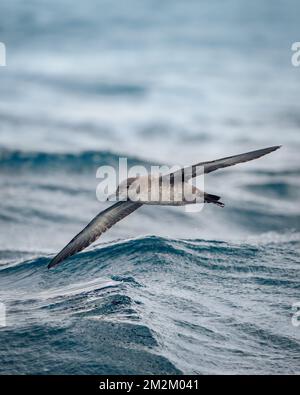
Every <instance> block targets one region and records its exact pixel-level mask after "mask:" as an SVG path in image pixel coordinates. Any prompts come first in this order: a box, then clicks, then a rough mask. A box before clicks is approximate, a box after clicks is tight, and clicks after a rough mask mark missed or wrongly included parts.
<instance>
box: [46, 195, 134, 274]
mask: <svg viewBox="0 0 300 395" xmlns="http://www.w3.org/2000/svg"><path fill="white" fill-rule="evenodd" d="M141 205H142V204H141V203H135V202H131V201H125V202H123V201H122V202H118V203H116V204H114V205H113V206H111V207H109V208H107V209H106V210H104V211H102V212H101V213H99V214H98V215H97V216H96V217H95V218H94V219H93V220H92V221H91V222H90V223H89V224H88V225H87V226H86V227H85V228H84V229H83V230H82V231H81V232H80V233H78V235H76V236H75V237H74V238H73V239H72V240H71V241H70V242H69V243H68V244H67V245H66V246H65V247H64V248H63V249H62V250H61V251H60V252H59V253H58V254H57V255H56V256H55V257H54V258H53V259H52V260H51V262H50V263H49V265H48V269H50V268H51V267H54V266H56V265H58V264H59V263H60V262H62V261H63V260H65V259H66V258H69V257H70V256H72V255H74V254H76V253H77V252H79V251H82V250H83V249H84V248H86V247H88V246H89V245H90V244H92V243H93V242H94V241H95V240H96V239H98V237H100V236H101V235H102V233H104V232H106V231H107V229H109V228H111V227H112V226H113V225H114V224H116V223H117V222H119V221H121V219H123V218H125V217H127V215H129V214H131V213H133V212H134V211H135V210H137V209H138V208H139V207H140V206H141Z"/></svg>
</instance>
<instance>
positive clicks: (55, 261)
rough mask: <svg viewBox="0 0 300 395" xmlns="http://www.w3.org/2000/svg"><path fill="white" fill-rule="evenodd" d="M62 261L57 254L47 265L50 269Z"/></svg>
mask: <svg viewBox="0 0 300 395" xmlns="http://www.w3.org/2000/svg"><path fill="white" fill-rule="evenodd" d="M59 262H61V261H60V260H57V256H55V257H54V258H53V259H52V260H51V261H50V262H49V263H48V265H47V268H48V269H51V268H52V267H55V266H57V265H58V264H59Z"/></svg>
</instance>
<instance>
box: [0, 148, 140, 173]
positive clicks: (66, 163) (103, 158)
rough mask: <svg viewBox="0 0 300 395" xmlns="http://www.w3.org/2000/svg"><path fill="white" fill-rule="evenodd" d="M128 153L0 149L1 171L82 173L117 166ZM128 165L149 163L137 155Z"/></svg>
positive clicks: (131, 158)
mask: <svg viewBox="0 0 300 395" xmlns="http://www.w3.org/2000/svg"><path fill="white" fill-rule="evenodd" d="M124 156H125V157H126V155H122V154H116V153H113V152H110V151H100V152H99V151H84V152H74V153H57V152H29V151H21V150H7V149H3V148H2V149H0V166H1V172H4V171H9V170H11V171H13V170H21V171H22V172H25V171H46V170H48V171H60V170H62V169H64V170H68V171H73V172H76V173H80V172H83V171H87V170H91V169H94V168H95V169H96V168H97V167H99V166H101V165H111V166H116V165H117V164H118V160H119V158H120V157H124ZM127 160H128V165H129V166H130V165H135V164H144V165H145V164H147V162H145V161H143V160H142V159H139V158H137V157H132V156H130V157H127Z"/></svg>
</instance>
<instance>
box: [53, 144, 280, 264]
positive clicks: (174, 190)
mask: <svg viewBox="0 0 300 395" xmlns="http://www.w3.org/2000/svg"><path fill="white" fill-rule="evenodd" d="M278 148H280V146H274V147H270V148H264V149H261V150H256V151H251V152H247V153H245V154H240V155H234V156H230V157H226V158H222V159H218V160H214V161H209V162H200V163H198V164H195V165H193V166H190V167H187V168H184V169H179V170H177V171H175V172H173V173H169V174H166V175H158V176H142V177H136V178H128V179H127V180H125V181H123V182H122V183H121V184H120V185H119V186H118V188H117V191H116V194H115V195H116V197H117V198H119V199H120V201H118V202H117V203H115V204H114V205H112V206H111V207H109V208H107V209H106V210H104V211H102V212H101V213H99V214H98V215H97V216H96V217H95V218H94V219H93V220H92V221H91V222H90V223H89V224H88V225H87V226H86V227H85V228H84V229H83V230H82V231H81V232H80V233H78V235H77V236H75V237H74V238H73V239H72V240H71V241H70V243H68V244H67V245H66V246H65V247H64V248H63V249H62V250H61V251H60V252H59V253H58V254H57V255H56V256H55V257H54V258H53V259H52V260H51V262H50V263H49V265H48V268H51V267H54V266H56V265H58V264H59V263H60V262H62V261H63V260H65V259H66V258H68V257H70V256H72V255H74V254H76V253H77V252H79V251H82V250H83V249H84V248H86V247H88V246H89V245H90V244H91V243H93V242H94V241H95V240H96V239H97V238H99V237H100V236H101V234H102V233H104V232H105V231H106V230H108V229H109V228H111V227H112V226H113V225H114V224H116V223H117V222H119V221H120V220H121V219H123V218H125V217H127V216H128V215H129V214H131V213H133V212H134V211H135V210H137V209H138V208H140V207H141V206H142V205H144V204H149V205H167V206H183V205H186V204H195V203H199V202H204V203H213V204H215V205H218V206H220V207H224V204H223V203H222V202H220V197H219V196H217V195H212V194H208V193H206V192H204V191H201V190H200V189H199V188H196V187H195V186H193V185H192V184H190V183H189V181H190V180H191V179H193V178H195V177H199V176H200V175H202V174H207V173H210V172H213V171H215V170H217V169H220V168H225V167H229V166H233V165H235V164H237V163H243V162H248V161H250V160H253V159H257V158H260V157H261V156H264V155H266V154H269V153H270V152H272V151H275V150H277V149H278Z"/></svg>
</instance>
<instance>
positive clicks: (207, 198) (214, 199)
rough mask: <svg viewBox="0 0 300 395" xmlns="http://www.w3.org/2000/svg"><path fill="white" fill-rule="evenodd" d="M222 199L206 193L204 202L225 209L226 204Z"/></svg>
mask: <svg viewBox="0 0 300 395" xmlns="http://www.w3.org/2000/svg"><path fill="white" fill-rule="evenodd" d="M220 199H221V197H220V196H217V195H211V194H210V193H205V194H204V202H205V203H213V204H216V205H217V206H219V207H224V206H225V204H224V203H222V202H220Z"/></svg>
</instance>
